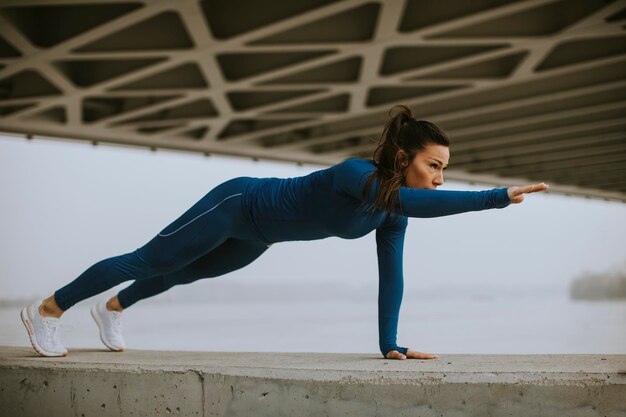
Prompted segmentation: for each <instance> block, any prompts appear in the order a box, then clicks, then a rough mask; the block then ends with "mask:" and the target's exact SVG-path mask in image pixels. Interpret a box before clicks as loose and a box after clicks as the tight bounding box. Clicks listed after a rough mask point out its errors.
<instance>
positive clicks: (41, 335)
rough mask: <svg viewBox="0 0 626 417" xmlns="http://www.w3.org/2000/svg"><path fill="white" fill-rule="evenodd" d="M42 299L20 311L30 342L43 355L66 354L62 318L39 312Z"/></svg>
mask: <svg viewBox="0 0 626 417" xmlns="http://www.w3.org/2000/svg"><path fill="white" fill-rule="evenodd" d="M42 302H43V301H42V300H37V301H35V302H34V303H32V304H29V305H27V306H26V307H24V308H23V309H22V311H21V312H20V317H21V318H22V323H24V326H25V327H26V330H27V331H28V337H29V338H30V343H31V344H32V345H33V348H34V349H35V351H36V352H37V353H39V354H40V355H42V356H65V355H67V349H65V346H63V343H62V342H61V335H60V334H59V327H60V326H61V319H60V318H56V317H44V316H42V315H41V313H40V312H39V306H41V304H42Z"/></svg>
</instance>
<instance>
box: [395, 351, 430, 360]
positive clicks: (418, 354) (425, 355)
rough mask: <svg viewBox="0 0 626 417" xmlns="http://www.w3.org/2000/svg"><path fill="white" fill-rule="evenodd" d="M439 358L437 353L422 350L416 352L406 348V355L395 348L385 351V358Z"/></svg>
mask: <svg viewBox="0 0 626 417" xmlns="http://www.w3.org/2000/svg"><path fill="white" fill-rule="evenodd" d="M406 358H409V359H439V356H438V355H433V354H432V353H424V352H416V351H414V350H411V349H409V350H407V351H406V356H405V355H403V354H402V353H400V352H398V351H397V350H391V351H389V352H387V359H406Z"/></svg>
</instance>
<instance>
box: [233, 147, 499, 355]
mask: <svg viewBox="0 0 626 417" xmlns="http://www.w3.org/2000/svg"><path fill="white" fill-rule="evenodd" d="M375 170H376V166H375V165H374V163H373V162H372V161H371V160H369V159H362V158H348V159H346V160H344V161H342V162H340V163H338V164H336V165H333V166H331V167H329V168H326V169H321V170H318V171H315V172H312V173H310V174H308V175H305V176H301V177H292V178H276V177H269V178H252V181H250V182H249V183H248V185H247V187H246V188H245V190H244V192H243V204H244V207H245V208H246V210H245V212H246V213H247V218H248V220H249V221H250V224H251V226H252V227H253V229H254V230H255V231H256V233H257V234H258V236H259V238H260V239H261V240H263V241H264V242H266V243H267V244H273V243H276V242H283V241H294V240H315V239H324V238H327V237H331V236H337V237H340V238H344V239H357V238H360V237H362V236H365V235H367V234H368V233H370V232H371V231H372V230H374V229H376V247H377V255H378V275H379V287H378V289H379V291H378V331H379V348H380V351H381V353H382V354H383V356H384V357H386V355H387V353H388V352H389V351H391V350H397V351H399V352H401V353H403V354H406V352H407V348H406V347H401V346H398V345H397V344H396V334H397V329H398V318H399V313H400V305H401V303H402V293H403V288H404V281H403V271H402V256H403V248H404V235H405V232H406V227H407V224H408V219H407V217H439V216H448V215H452V214H458V213H463V212H468V211H479V210H485V209H490V208H504V207H506V206H508V205H509V204H510V203H511V201H510V199H509V197H508V194H507V188H494V189H491V190H485V191H447V190H430V189H415V188H409V187H400V191H399V193H398V198H397V200H396V204H395V209H394V210H392V211H387V210H383V209H380V208H377V209H376V210H374V211H373V212H368V211H367V206H362V205H361V202H362V200H361V197H362V195H363V190H364V188H365V184H366V181H367V178H368V177H369V176H370V175H372V174H373V173H374V172H375ZM377 190H378V179H374V181H373V182H372V186H371V189H370V192H369V195H368V199H367V200H366V203H367V204H372V203H373V202H374V199H375V197H376V192H377ZM398 200H399V201H398Z"/></svg>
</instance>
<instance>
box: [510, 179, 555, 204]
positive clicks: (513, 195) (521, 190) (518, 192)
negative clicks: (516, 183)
mask: <svg viewBox="0 0 626 417" xmlns="http://www.w3.org/2000/svg"><path fill="white" fill-rule="evenodd" d="M549 187H550V186H549V185H548V184H546V183H544V182H542V183H539V184H533V185H524V186H521V187H509V188H508V190H507V192H508V194H509V198H510V199H511V204H519V203H521V202H522V201H524V194H530V193H536V192H539V191H546V190H547V189H548V188H549Z"/></svg>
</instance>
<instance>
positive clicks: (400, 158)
mask: <svg viewBox="0 0 626 417" xmlns="http://www.w3.org/2000/svg"><path fill="white" fill-rule="evenodd" d="M394 109H397V110H398V111H397V112H396V114H395V115H393V116H392V112H393V110H394ZM389 115H390V119H389V120H388V122H387V123H386V125H385V127H384V130H383V133H382V135H381V138H380V141H379V145H378V147H377V148H376V150H375V151H374V155H373V158H372V160H369V159H360V158H348V159H346V160H344V161H343V162H340V163H338V164H336V165H333V166H331V167H329V168H326V169H322V170H318V171H315V172H312V173H311V174H309V175H306V176H302V177H293V178H274V177H271V178H254V177H237V178H233V179H230V180H228V181H225V182H223V183H222V184H220V185H218V186H217V187H215V188H214V189H212V190H210V191H209V192H208V193H207V194H206V195H205V196H204V197H203V198H201V199H200V200H199V201H198V202H197V203H196V204H195V205H193V206H192V207H191V208H190V209H189V210H187V211H186V212H185V213H183V215H182V216H180V217H179V218H178V219H176V220H175V221H174V222H173V223H171V224H170V225H168V226H167V227H166V228H165V229H163V230H162V231H161V232H160V233H159V234H158V235H157V236H155V237H154V238H153V239H152V240H151V241H149V242H148V243H147V244H146V245H144V246H143V247H141V248H138V249H137V250H135V251H134V252H130V253H126V254H124V255H120V256H115V257H112V258H108V259H104V260H102V261H99V262H97V263H96V264H94V265H92V266H91V267H90V268H88V269H87V270H86V271H85V272H83V273H82V274H81V275H80V276H79V277H78V278H76V279H75V280H74V281H72V282H70V283H69V284H67V285H66V286H64V287H63V288H61V289H59V290H57V291H56V292H55V293H54V294H53V295H51V296H50V297H48V298H46V299H45V300H43V301H37V302H34V303H32V304H30V305H28V306H26V307H25V308H24V309H23V310H22V312H21V318H22V321H23V322H24V325H25V326H26V329H27V330H28V334H29V337H30V340H31V343H32V345H33V347H34V348H35V350H36V351H37V352H38V353H39V354H41V355H44V356H65V355H66V354H67V350H66V349H65V347H63V345H62V343H61V339H60V336H59V331H58V328H59V324H60V317H61V315H62V314H63V313H64V312H65V311H66V310H67V309H68V308H70V307H72V306H73V305H74V304H76V303H77V302H79V301H81V300H84V299H86V298H88V297H91V296H93V295H96V294H99V293H101V292H103V291H105V290H108V289H109V288H112V287H114V286H115V285H117V284H120V283H122V282H124V281H129V280H134V282H133V283H132V284H131V285H130V286H128V287H127V288H125V289H123V290H122V291H120V292H119V293H118V294H117V295H116V296H114V297H113V298H111V299H110V300H108V301H107V302H106V303H99V304H97V305H95V306H94V307H93V308H92V309H91V314H92V316H93V318H94V320H95V321H96V323H97V325H98V327H99V329H100V338H101V339H102V342H103V343H104V344H105V345H106V346H107V347H108V348H109V349H111V350H114V351H123V350H124V340H123V338H122V333H121V326H120V321H121V312H122V311H123V310H124V309H126V308H128V307H130V306H131V305H133V304H134V303H136V302H137V301H139V300H141V299H144V298H147V297H152V296H154V295H156V294H159V293H162V292H163V291H166V290H168V289H169V288H171V287H173V286H175V285H180V284H188V283H190V282H193V281H196V280H198V279H202V278H208V277H216V276H219V275H223V274H226V273H228V272H231V271H234V270H237V269H240V268H243V267H244V266H246V265H248V264H249V263H251V262H252V261H254V260H255V259H256V258H258V257H259V256H261V254H263V253H264V252H265V251H266V250H267V249H268V248H269V247H270V246H271V245H272V244H274V243H276V242H283V241H291V240H314V239H323V238H326V237H330V236H338V237H341V238H345V239H356V238H359V237H362V236H364V235H366V234H368V233H370V232H371V231H372V230H374V229H376V244H377V255H378V270H379V296H378V330H379V348H380V351H381V353H382V354H383V357H385V358H388V359H406V358H417V359H436V358H438V356H437V355H433V354H428V353H422V352H417V351H413V350H411V349H408V348H406V347H401V346H398V345H397V344H396V332H397V326H398V316H399V311H400V304H401V301H402V291H403V272H402V252H403V245H404V234H405V230H406V227H407V217H437V216H448V215H452V214H457V213H463V212H467V211H478V210H484V209H490V208H504V207H506V206H508V205H509V204H511V203H521V202H522V201H523V200H524V194H526V193H532V192H538V191H545V190H547V189H548V185H546V184H544V183H540V184H535V185H528V186H524V187H509V188H495V189H491V190H486V191H437V190H436V188H437V187H438V186H440V185H442V184H443V171H444V170H445V169H446V168H447V165H448V160H449V158H450V154H449V150H448V148H449V145H450V143H449V140H448V137H447V135H446V133H444V132H443V131H441V130H440V129H439V128H438V127H437V126H436V125H434V124H433V123H429V122H427V121H423V120H420V121H418V120H416V119H415V118H413V115H412V113H411V110H410V109H409V108H407V107H405V106H396V107H394V108H392V109H391V110H390V112H389Z"/></svg>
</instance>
